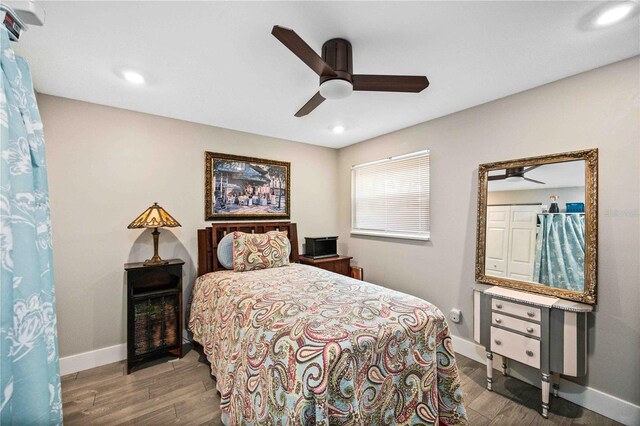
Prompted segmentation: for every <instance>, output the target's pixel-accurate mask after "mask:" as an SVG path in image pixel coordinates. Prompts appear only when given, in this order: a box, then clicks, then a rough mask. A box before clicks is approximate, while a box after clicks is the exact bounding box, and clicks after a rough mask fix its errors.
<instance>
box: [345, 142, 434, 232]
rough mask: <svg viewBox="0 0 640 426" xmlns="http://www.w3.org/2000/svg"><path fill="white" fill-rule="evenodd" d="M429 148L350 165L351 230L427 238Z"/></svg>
mask: <svg viewBox="0 0 640 426" xmlns="http://www.w3.org/2000/svg"><path fill="white" fill-rule="evenodd" d="M429 216H430V212H429V151H428V150H425V151H419V152H414V153H412V154H406V155H401V156H398V157H392V158H387V159H384V160H380V161H374V162H371V163H366V164H359V165H356V166H353V167H352V168H351V233H352V234H359V235H375V236H382V237H395V238H409V239H417V240H428V239H429V230H430V226H429Z"/></svg>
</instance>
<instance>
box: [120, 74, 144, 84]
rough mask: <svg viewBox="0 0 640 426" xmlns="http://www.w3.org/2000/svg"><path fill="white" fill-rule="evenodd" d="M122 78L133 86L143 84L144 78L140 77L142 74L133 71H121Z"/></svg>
mask: <svg viewBox="0 0 640 426" xmlns="http://www.w3.org/2000/svg"><path fill="white" fill-rule="evenodd" d="M122 77H124V79H125V80H127V81H128V82H130V83H133V84H144V77H143V76H142V74H140V73H137V72H135V71H123V72H122Z"/></svg>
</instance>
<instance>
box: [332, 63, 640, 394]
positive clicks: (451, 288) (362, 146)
mask: <svg viewBox="0 0 640 426" xmlns="http://www.w3.org/2000/svg"><path fill="white" fill-rule="evenodd" d="M639 75H640V61H639V59H638V57H636V58H632V59H629V60H626V61H623V62H619V63H616V64H613V65H610V66H607V67H603V68H600V69H596V70H593V71H590V72H587V73H584V74H580V75H577V76H574V77H570V78H567V79H564V80H561V81H558V82H555V83H552V84H548V85H545V86H542V87H539V88H536V89H533V90H529V91H526V92H523V93H519V94H516V95H513V96H509V97H507V98H504V99H500V100H497V101H494V102H491V103H488V104H484V105H481V106H478V107H475V108H471V109H468V110H465V111H462V112H459V113H456V114H452V115H449V116H446V117H442V118H439V119H436V120H432V121H429V122H426V123H422V124H419V125H416V126H414V127H411V128H408V129H404V130H401V131H397V132H394V133H391V134H388V135H384V136H380V137H377V138H374V139H371V140H369V141H365V142H362V143H359V144H356V145H352V146H349V147H346V148H343V149H341V150H340V153H339V158H338V161H339V170H338V172H339V182H338V191H339V206H340V217H339V218H340V240H339V242H340V246H341V247H340V248H341V251H342V253H343V254H348V255H350V256H354V258H355V259H356V260H357V262H358V264H359V265H360V266H363V267H364V273H365V277H366V278H367V280H368V281H372V282H374V283H378V284H382V285H385V286H387V287H391V288H394V289H397V290H401V291H405V292H408V293H411V294H414V295H417V296H420V297H423V298H425V299H427V300H429V301H431V302H433V303H434V304H436V305H437V306H439V307H440V308H441V309H442V310H443V311H444V312H445V313H448V312H449V310H450V309H451V308H454V307H458V308H460V309H462V312H463V321H462V323H461V324H453V323H451V322H450V326H451V329H452V333H453V334H455V335H457V336H460V337H462V338H465V339H468V340H472V331H473V324H472V313H473V311H472V290H471V288H472V285H473V284H474V262H475V254H474V250H475V235H476V229H475V226H476V190H477V188H476V187H477V171H478V164H480V163H488V162H493V161H499V160H508V159H512V158H521V157H529V156H536V155H543V154H550V153H556V152H563V151H572V150H578V149H586V148H599V152H600V157H599V158H600V168H599V170H600V180H599V182H600V191H599V194H600V209H601V210H600V216H599V221H600V223H599V236H600V239H599V244H600V250H599V256H598V265H599V268H600V269H599V274H598V280H599V283H598V284H599V292H598V306H597V309H596V312H595V314H593V315H591V316H590V317H589V354H590V355H589V375H588V377H587V378H586V379H584V380H582V382H583V383H584V384H587V385H589V386H590V387H593V388H596V389H598V390H601V391H603V392H606V393H609V394H612V395H615V396H618V397H620V398H622V399H624V400H627V401H630V402H632V403H635V404H640V386H638V383H640V357H639V356H638V353H639V350H640V255H639V253H640V200H639V199H640V175H639V173H638V168H639V166H640V155H639V147H640V143H639V139H640V106H639V85H640V82H639V78H638V76H639ZM452 95H455V94H452ZM425 148H428V149H430V150H431V194H432V198H431V211H432V218H431V219H432V220H431V241H429V242H426V243H422V242H412V241H407V240H396V239H383V238H373V237H368V238H367V237H355V236H354V237H350V235H349V227H350V166H351V165H352V164H358V163H363V162H366V161H372V160H379V159H381V158H384V157H389V156H393V155H398V154H404V153H408V152H412V151H417V150H419V149H425Z"/></svg>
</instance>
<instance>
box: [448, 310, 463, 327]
mask: <svg viewBox="0 0 640 426" xmlns="http://www.w3.org/2000/svg"><path fill="white" fill-rule="evenodd" d="M461 317H462V312H460V309H452V310H451V312H449V319H450V320H451V321H453V322H455V323H456V324H458V323H459V322H460V318H461Z"/></svg>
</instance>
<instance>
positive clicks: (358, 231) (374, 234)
mask: <svg viewBox="0 0 640 426" xmlns="http://www.w3.org/2000/svg"><path fill="white" fill-rule="evenodd" d="M351 235H365V236H368V237H383V238H399V239H403V240H418V241H430V240H431V235H430V234H422V235H416V234H406V233H402V232H384V231H365V230H362V229H352V230H351Z"/></svg>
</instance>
